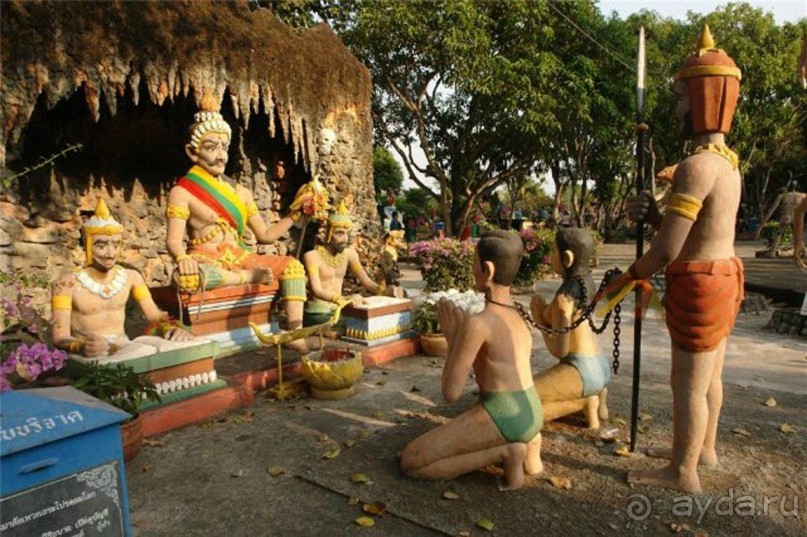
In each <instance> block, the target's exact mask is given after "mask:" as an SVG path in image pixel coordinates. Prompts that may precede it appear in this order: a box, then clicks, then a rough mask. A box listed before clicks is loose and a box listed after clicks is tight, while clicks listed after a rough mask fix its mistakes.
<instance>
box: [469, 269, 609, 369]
mask: <svg viewBox="0 0 807 537" xmlns="http://www.w3.org/2000/svg"><path fill="white" fill-rule="evenodd" d="M620 273H621V271H620V270H619V269H618V268H613V269H610V270H608V271H607V272H606V273H605V276H604V277H603V279H602V282H601V283H600V288H599V290H598V291H597V294H598V295H599V294H600V293H601V292H602V290H603V289H605V286H606V285H608V282H610V281H611V279H612V278H614V277H615V276H617V275H618V274H620ZM575 278H576V279H577V281H578V283H579V284H580V291H581V293H582V296H581V297H580V299H579V303H580V304H586V303H587V301H588V296H587V293H586V283H585V281H583V278H582V276H580V275H579V274H577V275H576V276H575ZM485 300H486V301H488V302H492V303H494V304H499V305H500V306H505V307H508V308H515V310H516V311H518V314H519V315H520V316H521V318H522V319H524V322H525V323H527V324H528V325H529V326H532V327H533V328H535V329H537V330H539V331H540V332H543V333H545V334H551V335H555V336H558V335H562V334H568V333H569V332H571V331H572V330H574V329H575V328H577V327H578V326H580V325H581V324H583V323H584V322H588V324H589V326H590V327H591V330H592V331H593V332H594V333H595V334H602V333H603V332H604V331H605V328H606V327H607V326H608V322H609V321H610V319H611V313H614V352H613V356H614V362H613V368H614V374H616V373H617V370H618V369H619V343H620V340H619V336H620V333H621V328H620V326H619V325H620V321H621V319H620V313H621V311H622V307H621V305H619V304H617V305H616V307H615V308H614V309H613V311H609V312H608V313H606V314H605V317H604V318H603V321H602V324H601V325H600V326H599V327H598V326H596V325H595V324H594V320H593V319H592V318H591V315H592V314H593V313H594V308H596V307H597V302H596V301H592V302H591V303H589V304H587V305H586V306H585V308H583V311H582V313H581V315H580V317H578V318H577V319H576V320H575V321H574V322H572V324H570V325H569V326H567V327H566V328H561V329H555V328H551V327H548V326H544V325H541V324H538V323H536V322H535V319H533V318H532V315H530V313H529V312H528V311H527V310H526V309H525V308H524V306H522V305H521V304H519V303H518V302H516V303H515V304H514V305H513V306H509V305H507V304H502V303H499V302H494V301H492V300H489V299H487V298H486V299H485Z"/></svg>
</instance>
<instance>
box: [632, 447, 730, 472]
mask: <svg viewBox="0 0 807 537" xmlns="http://www.w3.org/2000/svg"><path fill="white" fill-rule="evenodd" d="M642 451H644V454H645V455H647V456H648V457H653V458H655V459H667V460H670V459H671V458H672V448H668V447H648V448H645V449H643V450H642ZM717 463H718V460H717V452H716V451H715V450H714V449H711V450H709V451H707V450H706V449H702V450H701V454H700V458H699V459H698V464H699V465H701V466H705V467H708V468H714V467H715V466H717Z"/></svg>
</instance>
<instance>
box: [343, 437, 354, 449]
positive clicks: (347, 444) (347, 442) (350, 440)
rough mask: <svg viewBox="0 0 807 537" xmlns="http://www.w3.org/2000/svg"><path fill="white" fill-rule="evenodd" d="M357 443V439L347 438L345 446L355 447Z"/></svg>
mask: <svg viewBox="0 0 807 537" xmlns="http://www.w3.org/2000/svg"><path fill="white" fill-rule="evenodd" d="M355 445H356V441H355V440H353V439H352V438H348V439H347V440H345V447H353V446H355Z"/></svg>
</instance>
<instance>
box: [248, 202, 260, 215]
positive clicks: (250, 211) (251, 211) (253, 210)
mask: <svg viewBox="0 0 807 537" xmlns="http://www.w3.org/2000/svg"><path fill="white" fill-rule="evenodd" d="M253 214H258V206H257V205H256V204H255V202H254V201H251V202H249V203H248V204H247V219H249V218H252V215H253Z"/></svg>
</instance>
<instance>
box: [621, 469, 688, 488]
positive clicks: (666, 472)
mask: <svg viewBox="0 0 807 537" xmlns="http://www.w3.org/2000/svg"><path fill="white" fill-rule="evenodd" d="M627 481H628V483H638V484H642V485H658V486H660V487H664V488H668V489H673V490H680V491H683V492H691V493H698V492H700V491H701V482H700V479H699V478H698V474H696V473H695V472H693V473H692V474H691V475H684V474H680V473H679V472H678V471H677V470H675V469H673V468H672V467H671V466H669V465H667V466H664V467H663V468H656V469H654V470H629V471H628V475H627Z"/></svg>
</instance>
